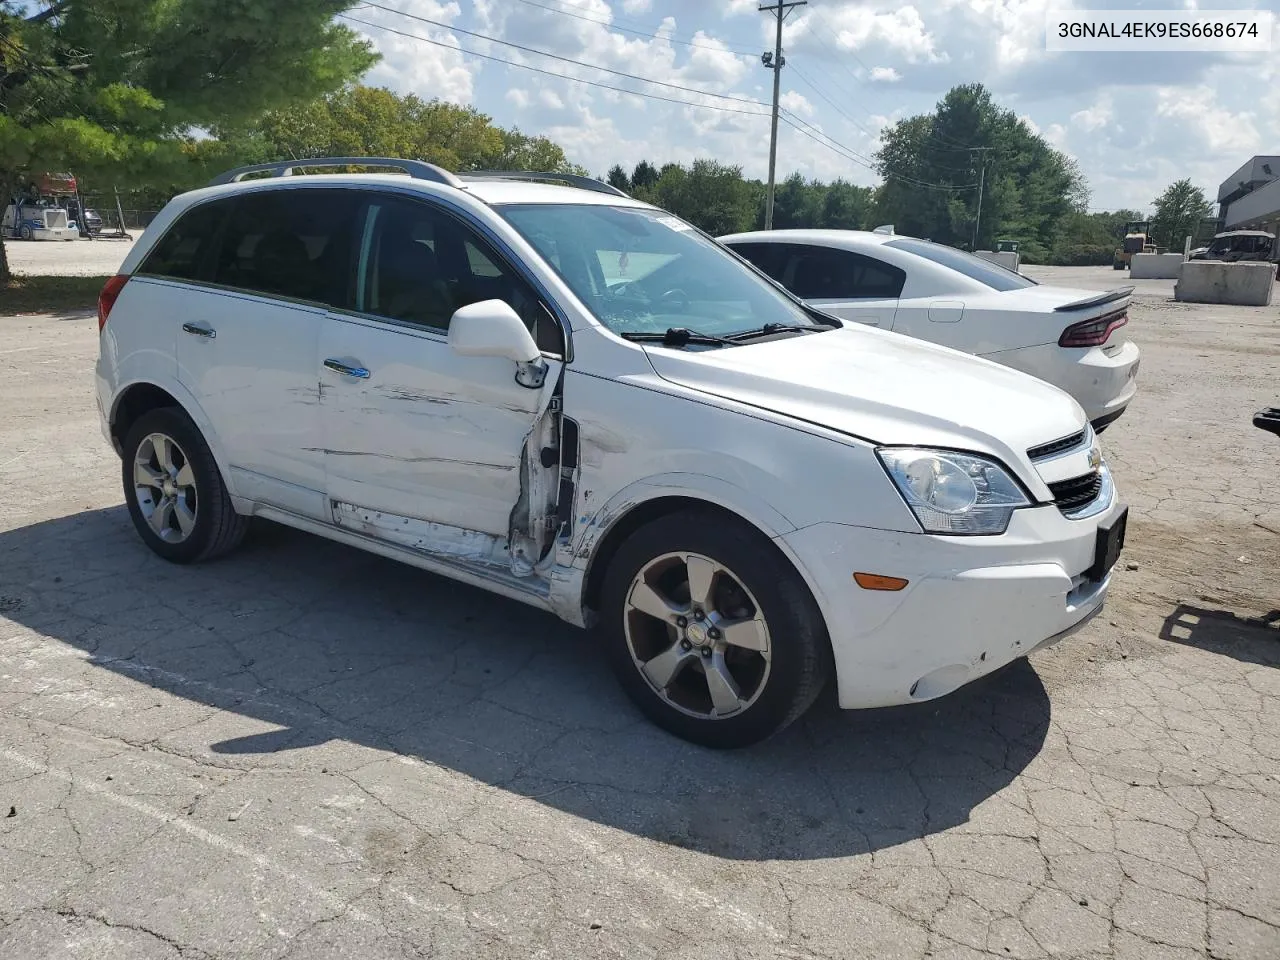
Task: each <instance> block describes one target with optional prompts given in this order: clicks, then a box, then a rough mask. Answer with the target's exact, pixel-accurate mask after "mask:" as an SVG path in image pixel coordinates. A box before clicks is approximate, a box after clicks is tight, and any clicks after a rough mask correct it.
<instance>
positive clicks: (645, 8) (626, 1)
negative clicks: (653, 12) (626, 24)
mask: <svg viewBox="0 0 1280 960" xmlns="http://www.w3.org/2000/svg"><path fill="white" fill-rule="evenodd" d="M652 6H653V0H622V9H623V10H625V11H626V12H627V13H648V12H649V9H650V8H651V7H652Z"/></svg>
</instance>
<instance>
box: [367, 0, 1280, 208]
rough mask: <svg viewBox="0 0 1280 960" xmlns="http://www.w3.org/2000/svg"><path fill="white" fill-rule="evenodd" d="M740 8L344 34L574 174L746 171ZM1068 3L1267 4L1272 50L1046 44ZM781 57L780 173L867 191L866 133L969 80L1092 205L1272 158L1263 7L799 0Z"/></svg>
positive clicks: (753, 112) (556, 4) (444, 11)
mask: <svg viewBox="0 0 1280 960" xmlns="http://www.w3.org/2000/svg"><path fill="white" fill-rule="evenodd" d="M758 5H759V4H758V2H757V0H454V2H442V0H369V2H367V3H364V4H363V5H361V6H360V7H358V8H356V9H353V10H351V11H350V12H349V14H348V17H349V18H355V19H357V20H363V21H365V23H366V24H372V25H379V26H367V25H362V24H359V23H356V22H353V21H351V20H349V21H348V25H349V26H351V27H352V28H353V29H356V30H358V31H359V32H361V33H363V34H364V35H366V36H367V37H368V38H369V39H370V40H371V41H372V42H373V43H374V45H375V47H376V48H377V49H378V50H379V51H380V52H381V54H382V56H383V60H382V62H381V63H380V64H379V65H378V66H377V67H375V68H374V70H373V71H372V72H371V73H370V74H369V76H368V77H367V78H366V82H369V83H373V84H377V85H381V86H387V87H390V88H391V89H393V90H396V91H399V92H403V93H409V92H412V93H416V94H417V95H418V96H420V97H423V98H427V99H429V98H432V97H439V98H441V99H443V100H449V101H452V102H456V103H463V104H469V105H471V106H474V107H476V108H477V109H479V110H481V111H482V112H484V113H486V114H488V115H489V116H491V117H492V118H493V119H494V121H495V122H496V123H498V124H501V125H502V126H507V127H512V126H514V127H518V128H519V129H521V130H522V131H524V132H525V133H529V134H543V135H546V136H548V137H550V138H551V139H553V140H555V141H556V142H557V143H559V144H560V145H561V146H562V147H563V148H564V150H565V152H566V154H567V155H568V157H569V159H570V160H572V161H574V162H576V163H579V164H582V165H583V166H584V167H586V168H587V169H588V170H589V171H591V172H592V173H595V174H601V173H603V172H604V171H606V170H607V169H608V168H610V167H611V166H613V165H614V164H622V166H623V167H625V168H627V169H628V170H629V169H631V168H632V167H633V166H634V165H635V163H636V162H637V161H639V160H641V159H646V160H649V161H650V162H653V163H655V164H661V163H665V162H668V161H678V162H683V163H688V162H690V161H692V160H694V159H696V158H700V157H710V158H713V159H716V160H719V161H720V162H723V163H729V164H734V165H740V166H741V167H742V168H743V171H744V172H745V173H746V174H747V175H748V176H751V177H761V178H763V177H764V176H765V175H766V173H767V170H768V149H769V117H768V102H769V100H770V97H771V93H772V90H771V85H772V82H773V75H772V72H771V71H770V70H767V69H765V67H764V66H763V65H762V64H761V62H760V54H761V52H762V51H764V50H766V49H772V47H773V21H772V19H771V18H770V17H769V16H766V15H765V14H763V13H760V12H758V10H757V7H758ZM1073 6H1074V7H1077V8H1083V9H1093V10H1096V9H1109V8H1115V9H1148V10H1154V9H1186V8H1196V7H1198V8H1200V9H1205V10H1208V9H1227V10H1242V9H1256V10H1269V11H1272V12H1273V13H1276V14H1278V15H1277V18H1276V28H1277V29H1276V34H1277V36H1276V38H1275V48H1274V49H1273V51H1272V52H1271V53H1270V54H1269V55H1267V54H1227V53H1204V52H1187V53H1094V54H1085V53H1048V52H1046V50H1045V30H1044V22H1045V21H1044V17H1045V13H1046V11H1047V10H1050V9H1052V10H1061V9H1067V8H1071V7H1073ZM415 18H418V19H415ZM427 21H434V22H427ZM383 28H391V29H390V30H388V29H383ZM392 31H399V32H398V33H396V32H392ZM477 35H478V36H477ZM424 38H425V39H424ZM485 38H493V39H485ZM428 40H429V41H434V42H433V43H429V42H426V41H428ZM495 41H504V42H495ZM511 44H518V45H519V46H520V47H523V48H525V49H519V48H518V47H515V46H511ZM783 47H784V52H785V56H786V66H785V68H784V69H783V71H782V88H781V89H782V96H781V103H782V106H783V108H784V114H783V116H784V121H783V123H782V124H781V125H780V130H779V140H778V177H779V179H782V178H783V177H785V176H786V175H788V174H790V173H792V172H796V171H798V172H800V173H801V174H803V175H804V176H805V177H816V178H819V179H822V180H830V179H834V178H836V177H843V178H844V179H846V180H850V181H852V182H854V183H859V184H866V185H872V184H875V183H876V182H878V178H877V177H876V175H875V173H874V171H873V170H872V169H870V167H869V161H870V158H871V156H872V154H873V153H874V152H875V150H876V148H877V145H878V140H879V133H880V131H881V130H882V129H883V128H884V127H885V126H886V125H888V124H891V123H893V122H894V121H896V120H899V119H901V118H903V117H908V116H912V115H915V114H919V113H926V112H929V111H931V110H932V109H933V107H934V105H935V104H936V103H937V101H938V100H939V99H941V97H942V96H943V95H944V94H945V93H946V91H947V90H948V89H950V88H951V87H952V86H954V85H956V84H961V83H971V82H974V81H980V82H982V83H984V84H986V86H987V87H988V88H989V89H990V90H991V91H992V92H993V94H994V95H995V97H996V99H997V101H998V102H999V103H1001V104H1002V105H1003V106H1005V107H1007V108H1008V109H1011V110H1013V111H1014V112H1015V113H1017V114H1018V115H1019V116H1021V117H1022V118H1024V119H1025V120H1026V121H1027V122H1028V123H1029V124H1031V126H1032V127H1033V128H1034V129H1035V130H1037V131H1038V132H1039V133H1040V134H1041V135H1042V136H1044V137H1045V138H1046V139H1047V140H1048V141H1049V142H1050V143H1052V144H1053V145H1054V146H1055V147H1057V148H1058V149H1060V150H1062V151H1063V152H1065V153H1066V154H1068V155H1069V156H1071V157H1073V158H1075V160H1076V161H1077V162H1078V163H1079V165H1080V168H1081V170H1082V171H1083V172H1084V174H1085V177H1086V178H1087V180H1088V183H1089V188H1090V191H1091V199H1090V206H1091V208H1094V209H1099V210H1103V209H1106V210H1110V209H1118V208H1121V207H1125V208H1133V209H1138V210H1147V211H1149V210H1150V208H1151V202H1152V200H1153V199H1154V197H1155V196H1156V195H1157V194H1158V193H1159V192H1160V191H1161V190H1162V189H1163V188H1164V187H1165V186H1167V185H1168V184H1169V183H1171V182H1173V181H1174V180H1177V179H1180V178H1182V177H1190V178H1191V179H1192V181H1193V182H1194V183H1196V184H1197V185H1198V186H1200V187H1202V188H1203V189H1204V191H1205V193H1206V194H1207V195H1208V196H1209V198H1210V200H1213V199H1214V198H1215V197H1216V195H1217V188H1218V184H1219V183H1220V182H1222V181H1223V180H1225V179H1226V178H1227V177H1228V176H1229V175H1230V174H1231V173H1232V172H1233V171H1234V170H1236V169H1237V168H1238V167H1239V166H1240V165H1241V164H1243V163H1244V162H1245V161H1246V160H1247V159H1248V158H1249V157H1251V156H1253V155H1254V154H1259V153H1263V154H1265V153H1280V0H1181V2H1173V0H1169V2H1143V0H1075V2H1074V3H1073V2H1072V0H911V2H906V3H903V2H897V3H895V2H892V0H810V2H809V4H808V5H807V6H805V7H800V8H798V9H796V10H793V11H792V12H791V13H790V14H789V16H788V19H787V21H786V24H785V29H784V40H783ZM464 51H470V52H464ZM535 51H540V52H535ZM481 54H482V55H484V56H487V57H492V58H498V60H505V61H512V62H513V63H516V64H521V65H522V66H513V65H508V64H506V63H502V62H498V61H497V60H492V59H491V60H485V59H482V58H481V56H478V55H481ZM544 54H552V55H554V56H546V55H544ZM556 57H559V58H562V59H555V58H556ZM573 61H577V62H576V63H575V62H573ZM582 64H589V65H591V66H592V67H604V68H607V70H608V71H613V72H606V71H603V70H599V69H592V68H590V67H588V66H583V65H582ZM528 67H536V68H538V70H539V71H542V72H537V71H535V70H530V69H527V68H528ZM628 75H629V76H628ZM633 78H644V79H646V80H652V81H660V82H659V83H647V82H643V81H642V80H641V79H633ZM584 80H589V81H592V83H585V82H581V81H584ZM610 87H613V88H620V89H609V88H610ZM622 91H640V92H643V93H645V94H647V95H648V97H638V96H634V95H631V94H629V93H626V92H622ZM656 98H666V100H662V99H656ZM668 101H678V102H668ZM761 104H763V106H761Z"/></svg>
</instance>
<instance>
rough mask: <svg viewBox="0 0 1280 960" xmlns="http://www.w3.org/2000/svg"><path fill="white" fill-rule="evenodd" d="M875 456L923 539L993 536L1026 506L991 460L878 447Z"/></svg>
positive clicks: (1010, 479)
mask: <svg viewBox="0 0 1280 960" xmlns="http://www.w3.org/2000/svg"><path fill="white" fill-rule="evenodd" d="M876 453H877V454H878V455H879V457H880V462H881V463H883V464H884V468H885V470H887V471H888V472H889V476H890V477H891V478H892V479H893V482H894V484H895V485H896V486H897V488H898V492H899V493H901V494H902V498H903V499H904V500H906V501H907V506H909V507H910V508H911V512H912V513H914V514H915V515H916V519H917V520H919V521H920V526H921V527H923V528H924V530H925V532H926V533H950V534H970V535H974V534H980V535H985V536H994V535H997V534H1001V533H1004V532H1005V530H1007V529H1008V527H1009V518H1010V517H1012V516H1013V511H1014V510H1016V509H1017V508H1018V507H1026V506H1030V504H1031V501H1030V500H1028V499H1027V495H1026V494H1025V493H1024V492H1023V490H1022V487H1021V486H1019V485H1018V482H1017V481H1016V480H1014V479H1013V477H1011V476H1009V474H1008V472H1007V471H1006V470H1005V468H1004V467H1002V466H1001V465H1000V464H999V463H997V462H995V461H994V460H988V459H987V458H986V457H979V456H976V455H974V454H969V453H952V452H951V451H949V450H927V449H921V448H918V447H882V448H881V449H879V450H877V451H876Z"/></svg>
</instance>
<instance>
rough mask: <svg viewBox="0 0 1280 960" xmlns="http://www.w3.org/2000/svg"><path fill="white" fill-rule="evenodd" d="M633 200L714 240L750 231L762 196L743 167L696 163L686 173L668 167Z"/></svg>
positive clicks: (709, 161) (673, 167)
mask: <svg viewBox="0 0 1280 960" xmlns="http://www.w3.org/2000/svg"><path fill="white" fill-rule="evenodd" d="M633 195H634V196H636V197H637V198H640V199H644V200H648V201H649V202H651V203H654V204H656V205H658V206H660V207H663V208H664V209H667V210H670V211H671V212H672V213H674V214H676V215H677V216H680V217H683V218H684V219H685V220H688V221H689V222H690V223H692V224H693V225H694V226H696V227H699V228H700V229H702V230H705V231H706V232H707V233H709V234H711V235H712V236H716V235H719V234H725V233H735V232H738V231H742V230H748V229H750V227H751V225H752V221H753V220H754V218H755V209H756V205H757V203H758V201H759V195H758V192H757V190H756V189H755V187H754V186H753V184H751V183H749V182H748V181H746V180H744V179H743V177H742V168H741V167H731V166H726V165H725V164H722V163H717V162H716V161H715V160H695V161H693V165H692V166H691V167H689V168H688V169H687V170H686V169H685V168H684V167H682V166H680V165H679V164H677V163H669V164H666V165H665V166H664V167H663V168H662V171H661V173H660V174H659V177H658V182H657V183H656V184H654V186H653V187H651V188H648V189H644V188H638V189H635V191H634V194H633Z"/></svg>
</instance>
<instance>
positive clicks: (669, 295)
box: [657, 287, 690, 309]
mask: <svg viewBox="0 0 1280 960" xmlns="http://www.w3.org/2000/svg"><path fill="white" fill-rule="evenodd" d="M669 300H675V301H676V302H677V303H678V304H679V305H680V307H681V309H688V307H689V302H690V301H689V295H688V294H687V293H685V292H684V291H683V290H681V289H680V288H679V287H672V288H671V289H670V290H668V291H667V292H666V293H664V294H663V295H662V296H660V297H658V301H657V302H658V303H666V302H667V301H669Z"/></svg>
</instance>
